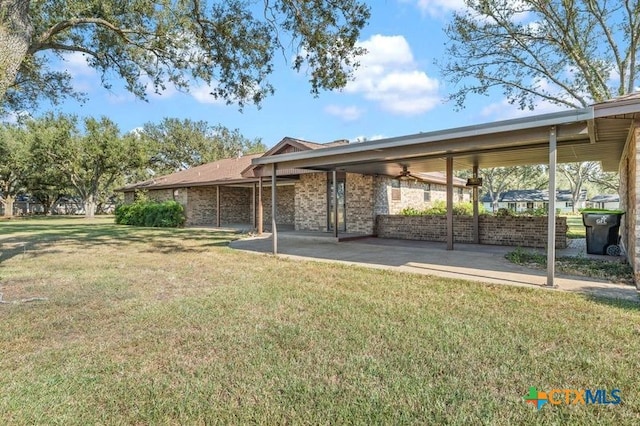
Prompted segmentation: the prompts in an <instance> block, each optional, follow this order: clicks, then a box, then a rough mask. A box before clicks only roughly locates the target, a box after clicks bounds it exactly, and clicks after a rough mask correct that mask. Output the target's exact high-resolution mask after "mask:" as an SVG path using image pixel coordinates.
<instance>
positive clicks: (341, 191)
mask: <svg viewBox="0 0 640 426" xmlns="http://www.w3.org/2000/svg"><path fill="white" fill-rule="evenodd" d="M345 178H346V176H345V173H338V175H337V179H336V181H337V188H338V231H341V232H345V231H346V230H347V224H346V221H345V218H346V217H347V210H346V209H347V206H346V203H345ZM327 207H328V208H327V210H328V211H327V229H328V230H329V231H333V223H334V221H333V216H334V215H335V209H334V204H333V174H332V173H327Z"/></svg>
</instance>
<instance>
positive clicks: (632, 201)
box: [619, 125, 640, 289]
mask: <svg viewBox="0 0 640 426" xmlns="http://www.w3.org/2000/svg"><path fill="white" fill-rule="evenodd" d="M638 144H640V125H639V126H638V127H636V128H635V129H634V130H633V135H632V137H631V138H630V140H629V144H628V145H627V146H626V147H625V151H624V153H623V156H622V159H621V160H620V167H619V172H620V209H621V210H623V211H625V212H626V214H625V215H624V216H623V217H622V224H621V227H620V228H621V229H620V233H621V235H622V244H623V245H624V248H625V251H626V252H627V261H628V262H629V264H630V265H631V267H632V268H633V273H634V279H635V282H636V287H638V288H639V289H640V220H638V215H639V214H640V211H639V210H638V200H640V194H639V191H640V185H638V179H640V176H639V175H638V170H639V169H640V156H639V153H638Z"/></svg>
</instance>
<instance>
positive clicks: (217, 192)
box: [216, 185, 220, 228]
mask: <svg viewBox="0 0 640 426" xmlns="http://www.w3.org/2000/svg"><path fill="white" fill-rule="evenodd" d="M216 227H217V228H220V185H216Z"/></svg>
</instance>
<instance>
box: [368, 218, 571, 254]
mask: <svg viewBox="0 0 640 426" xmlns="http://www.w3.org/2000/svg"><path fill="white" fill-rule="evenodd" d="M376 228H377V233H378V237H380V238H398V239H403V240H422V241H442V242H446V241H447V219H446V217H445V216H436V215H425V216H402V215H379V216H378V217H377V220H376ZM479 228H480V229H479V233H480V244H489V245H504V246H520V247H545V246H546V244H547V218H546V217H523V216H520V217H496V216H487V215H482V216H480V218H479ZM453 239H454V242H458V243H471V242H473V217H471V216H454V219H453ZM566 247H567V220H566V218H565V217H556V248H566Z"/></svg>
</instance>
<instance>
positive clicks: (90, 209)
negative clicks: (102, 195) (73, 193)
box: [84, 194, 96, 219]
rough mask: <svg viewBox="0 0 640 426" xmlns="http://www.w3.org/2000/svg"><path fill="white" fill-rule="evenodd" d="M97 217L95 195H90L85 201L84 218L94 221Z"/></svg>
mask: <svg viewBox="0 0 640 426" xmlns="http://www.w3.org/2000/svg"><path fill="white" fill-rule="evenodd" d="M95 215H96V197H95V196H94V195H93V194H89V195H88V196H87V198H86V199H85V200H84V217H85V218H87V219H93V218H94V217H95Z"/></svg>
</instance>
